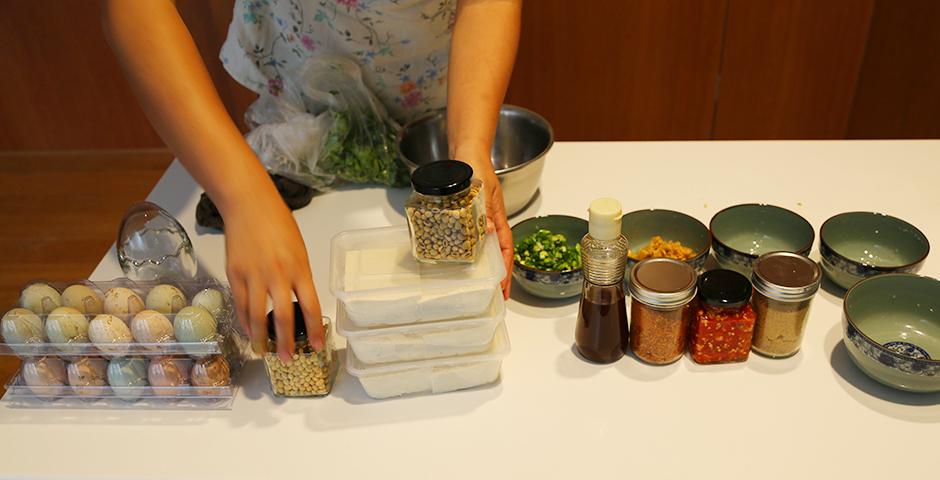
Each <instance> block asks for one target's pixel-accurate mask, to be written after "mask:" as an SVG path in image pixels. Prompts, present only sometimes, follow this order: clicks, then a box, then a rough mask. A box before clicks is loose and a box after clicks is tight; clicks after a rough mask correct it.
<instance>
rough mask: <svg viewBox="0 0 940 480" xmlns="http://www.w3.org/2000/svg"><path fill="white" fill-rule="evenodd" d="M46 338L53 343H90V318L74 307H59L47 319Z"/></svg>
mask: <svg viewBox="0 0 940 480" xmlns="http://www.w3.org/2000/svg"><path fill="white" fill-rule="evenodd" d="M46 338H48V339H49V341H50V342H52V343H73V342H75V343H85V342H88V318H86V317H85V314H83V313H82V312H80V311H78V310H77V309H75V308H72V307H59V308H57V309H55V310H53V311H52V313H50V314H49V315H48V316H47V317H46Z"/></svg>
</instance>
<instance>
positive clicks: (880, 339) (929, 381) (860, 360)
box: [842, 273, 940, 392]
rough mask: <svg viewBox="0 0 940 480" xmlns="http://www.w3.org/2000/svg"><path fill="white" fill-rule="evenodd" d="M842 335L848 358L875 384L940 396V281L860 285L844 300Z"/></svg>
mask: <svg viewBox="0 0 940 480" xmlns="http://www.w3.org/2000/svg"><path fill="white" fill-rule="evenodd" d="M842 331H843V338H844V342H845V346H846V348H847V349H848V351H849V357H851V358H852V361H853V362H855V365H857V366H858V368H860V369H861V370H862V371H863V372H865V373H866V374H867V375H868V376H870V377H871V378H873V379H875V380H877V381H879V382H881V383H883V384H885V385H888V386H890V387H894V388H898V389H901V390H907V391H911V392H938V391H940V281H938V280H935V279H933V278H929V277H921V276H918V275H913V274H908V273H891V274H885V275H879V276H876V277H871V278H868V279H865V280H862V281H861V282H859V283H857V284H855V286H854V287H852V288H851V289H850V290H849V291H848V292H847V293H846V294H845V302H844V303H843V315H842Z"/></svg>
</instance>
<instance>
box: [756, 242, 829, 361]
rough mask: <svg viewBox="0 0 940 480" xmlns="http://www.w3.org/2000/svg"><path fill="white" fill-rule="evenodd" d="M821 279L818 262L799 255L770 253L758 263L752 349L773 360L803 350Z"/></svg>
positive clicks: (762, 256) (759, 259) (763, 256)
mask: <svg viewBox="0 0 940 480" xmlns="http://www.w3.org/2000/svg"><path fill="white" fill-rule="evenodd" d="M821 278H822V275H821V272H820V270H819V265H817V264H816V262H814V261H812V260H810V259H808V258H806V257H804V256H802V255H798V254H795V253H789V252H774V253H767V254H764V255H761V256H760V257H759V258H758V259H757V260H756V261H755V262H754V270H753V273H751V283H752V284H753V285H754V298H753V300H752V303H753V305H754V311H755V313H756V315H757V320H756V322H755V323H754V341H753V345H752V346H751V349H752V350H754V351H755V352H757V353H759V354H761V355H765V356H768V357H771V358H785V357H789V356H792V355H795V354H796V352H798V351H800V344H801V343H802V341H803V331H804V330H805V327H806V319H807V317H808V316H809V307H810V304H811V303H812V301H813V297H814V296H816V292H817V291H819V282H820V280H821Z"/></svg>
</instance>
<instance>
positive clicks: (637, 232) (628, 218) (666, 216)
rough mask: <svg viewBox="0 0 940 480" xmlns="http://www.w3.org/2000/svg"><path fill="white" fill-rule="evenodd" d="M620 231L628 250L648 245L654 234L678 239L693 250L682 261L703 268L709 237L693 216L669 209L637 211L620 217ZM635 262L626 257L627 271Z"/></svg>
mask: <svg viewBox="0 0 940 480" xmlns="http://www.w3.org/2000/svg"><path fill="white" fill-rule="evenodd" d="M620 231H621V232H622V233H623V235H624V236H625V237H627V241H629V242H630V251H631V252H636V251H639V250H641V249H643V248H644V247H646V246H647V245H649V243H650V239H651V238H653V237H654V236H656V235H659V236H660V237H663V239H664V240H672V241H677V242H680V243H682V245H683V246H685V247H689V248H691V249H692V250H693V251H694V252H695V256H694V257H692V258H691V259H689V260H686V261H685V262H686V263H688V264H689V265H691V266H692V268H694V269H695V270H696V271H697V272H699V273H701V272H702V271H704V270H705V260H706V259H707V258H708V250H709V249H710V248H711V245H712V239H711V236H709V234H708V228H707V227H706V226H705V224H703V223H702V222H700V221H698V220H696V219H695V218H693V217H690V216H688V215H686V214H684V213H680V212H674V211H672V210H657V209H649V210H637V211H635V212H630V213H628V214H626V215H624V216H623V219H622V220H621V227H620ZM636 263H637V260H633V259H632V258H629V257H628V258H627V270H628V271H629V270H630V269H631V268H633V265H635V264H636Z"/></svg>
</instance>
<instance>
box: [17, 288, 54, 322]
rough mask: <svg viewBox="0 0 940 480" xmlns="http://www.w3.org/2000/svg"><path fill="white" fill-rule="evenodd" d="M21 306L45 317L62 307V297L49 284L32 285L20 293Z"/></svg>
mask: <svg viewBox="0 0 940 480" xmlns="http://www.w3.org/2000/svg"><path fill="white" fill-rule="evenodd" d="M20 306H21V307H23V308H25V309H28V310H32V311H33V312H34V313H38V314H39V315H43V314H46V313H49V312H51V311H53V310H55V309H56V308H58V307H61V306H62V295H60V294H59V291H58V290H56V289H55V288H52V286H51V285H49V284H47V283H32V284H29V285H27V286H26V288H24V289H23V291H22V292H21V293H20Z"/></svg>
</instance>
